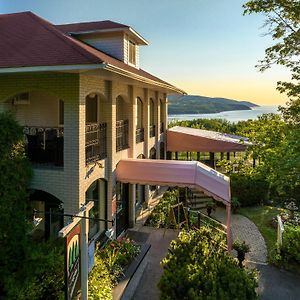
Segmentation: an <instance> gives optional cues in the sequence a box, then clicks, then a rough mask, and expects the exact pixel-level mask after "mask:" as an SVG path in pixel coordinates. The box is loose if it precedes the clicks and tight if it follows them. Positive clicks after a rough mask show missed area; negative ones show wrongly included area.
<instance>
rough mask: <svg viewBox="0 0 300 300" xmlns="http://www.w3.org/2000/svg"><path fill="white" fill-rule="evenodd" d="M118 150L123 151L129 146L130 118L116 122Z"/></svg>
mask: <svg viewBox="0 0 300 300" xmlns="http://www.w3.org/2000/svg"><path fill="white" fill-rule="evenodd" d="M116 131H117V132H116V134H117V136H116V139H117V140H116V145H117V146H116V150H117V151H121V150H124V149H127V148H129V145H128V120H120V121H117V123H116Z"/></svg>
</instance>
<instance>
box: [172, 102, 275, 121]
mask: <svg viewBox="0 0 300 300" xmlns="http://www.w3.org/2000/svg"><path fill="white" fill-rule="evenodd" d="M277 109H278V106H277V105H276V106H275V105H272V106H259V107H253V108H252V110H234V111H223V112H220V113H215V114H182V115H169V116H168V120H169V122H171V121H176V120H178V121H182V120H194V119H226V120H227V121H230V122H238V121H244V120H248V119H257V117H258V116H260V115H262V114H267V113H279V112H278V110H277Z"/></svg>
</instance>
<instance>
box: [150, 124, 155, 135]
mask: <svg viewBox="0 0 300 300" xmlns="http://www.w3.org/2000/svg"><path fill="white" fill-rule="evenodd" d="M149 135H150V137H154V136H155V125H150V126H149Z"/></svg>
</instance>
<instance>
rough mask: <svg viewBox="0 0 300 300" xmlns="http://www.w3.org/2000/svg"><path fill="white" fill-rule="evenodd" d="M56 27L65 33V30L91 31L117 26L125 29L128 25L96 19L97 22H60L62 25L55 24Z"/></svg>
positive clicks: (115, 27)
mask: <svg viewBox="0 0 300 300" xmlns="http://www.w3.org/2000/svg"><path fill="white" fill-rule="evenodd" d="M56 28H58V29H59V30H61V31H62V32H65V33H66V32H83V31H93V30H109V29H118V28H120V29H121V28H124V29H126V28H129V26H127V25H124V24H120V23H116V22H112V21H109V20H106V21H98V22H84V23H73V24H62V25H56Z"/></svg>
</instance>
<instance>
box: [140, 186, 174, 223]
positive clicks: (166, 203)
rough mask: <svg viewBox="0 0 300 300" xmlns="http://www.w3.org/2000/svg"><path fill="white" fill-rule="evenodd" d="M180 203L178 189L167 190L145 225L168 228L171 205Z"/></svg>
mask: <svg viewBox="0 0 300 300" xmlns="http://www.w3.org/2000/svg"><path fill="white" fill-rule="evenodd" d="M177 203H178V190H177V189H174V190H169V191H167V192H165V194H164V195H163V197H162V198H161V199H160V201H159V203H158V204H157V205H156V206H155V208H154V210H153V211H152V213H151V215H150V216H149V218H148V219H147V221H146V223H145V225H146V226H152V227H155V228H168V227H169V226H170V225H171V224H170V219H169V214H170V207H171V205H174V204H177Z"/></svg>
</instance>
